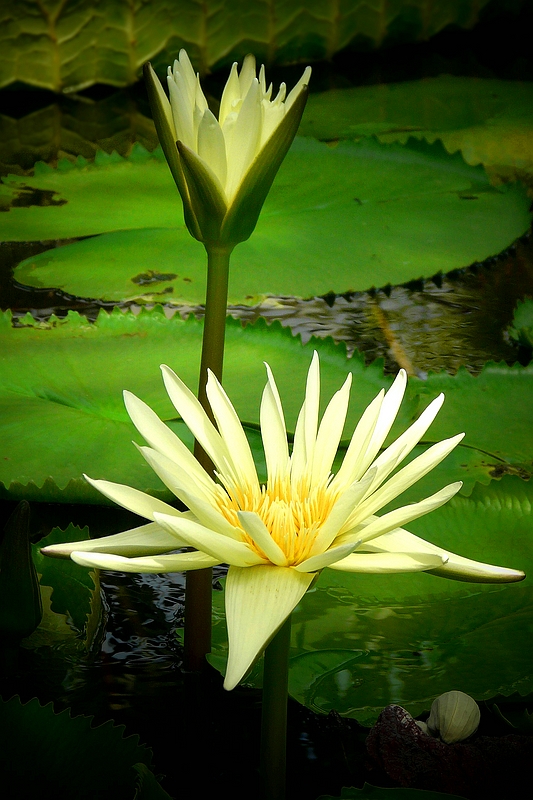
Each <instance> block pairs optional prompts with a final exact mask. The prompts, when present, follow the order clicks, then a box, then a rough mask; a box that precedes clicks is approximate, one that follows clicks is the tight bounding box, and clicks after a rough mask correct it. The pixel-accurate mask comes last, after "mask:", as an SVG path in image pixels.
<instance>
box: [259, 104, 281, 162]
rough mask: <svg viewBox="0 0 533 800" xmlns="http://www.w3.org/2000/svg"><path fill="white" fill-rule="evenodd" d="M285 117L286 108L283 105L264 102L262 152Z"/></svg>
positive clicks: (260, 144)
mask: <svg viewBox="0 0 533 800" xmlns="http://www.w3.org/2000/svg"><path fill="white" fill-rule="evenodd" d="M284 116H285V106H284V105H283V103H275V104H274V103H269V102H268V100H263V128H262V130H261V141H260V143H259V148H260V149H261V150H262V149H263V147H264V146H265V144H266V143H267V142H268V140H269V139H270V137H271V136H272V134H273V133H274V131H275V130H276V128H277V127H278V125H279V124H280V122H281V120H282V119H283V117H284Z"/></svg>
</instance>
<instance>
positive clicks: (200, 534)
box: [156, 514, 264, 567]
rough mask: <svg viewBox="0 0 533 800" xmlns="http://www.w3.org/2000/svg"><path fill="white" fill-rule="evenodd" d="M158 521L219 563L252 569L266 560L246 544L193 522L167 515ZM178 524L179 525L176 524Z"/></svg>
mask: <svg viewBox="0 0 533 800" xmlns="http://www.w3.org/2000/svg"><path fill="white" fill-rule="evenodd" d="M156 521H157V522H158V523H159V524H160V525H161V526H162V527H163V528H165V529H166V530H168V531H170V532H175V534H176V536H179V537H180V538H181V539H183V540H184V541H185V542H186V544H188V545H190V546H191V547H195V548H196V549H197V550H200V551H202V552H203V553H207V554H208V555H210V556H212V557H213V558H215V559H217V561H219V562H224V563H226V564H234V565H235V566H238V567H250V566H253V565H254V564H262V563H264V559H262V558H260V557H259V555H258V554H257V553H256V552H255V550H252V548H251V547H250V546H249V545H247V544H245V543H244V542H238V541H236V540H235V539H230V538H229V537H228V536H224V535H223V534H222V533H218V532H217V531H212V530H210V529H209V528H206V527H204V526H203V525H199V524H198V523H197V522H192V521H191V520H176V518H175V517H169V516H167V515H166V514H157V515H156ZM176 522H177V525H176V524H175V523H176Z"/></svg>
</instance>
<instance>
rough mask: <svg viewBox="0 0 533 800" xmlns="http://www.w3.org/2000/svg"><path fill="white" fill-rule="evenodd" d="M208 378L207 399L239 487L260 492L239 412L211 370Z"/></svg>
mask: <svg viewBox="0 0 533 800" xmlns="http://www.w3.org/2000/svg"><path fill="white" fill-rule="evenodd" d="M208 376H209V377H208V379H207V387H206V391H207V397H208V399H209V404H210V406H211V410H212V411H213V416H214V417H215V420H216V423H217V426H218V430H219V431H220V435H221V436H222V440H223V442H224V444H225V446H226V452H227V453H228V456H229V460H230V462H231V464H232V467H233V472H234V474H235V475H236V477H237V481H238V483H239V485H241V486H242V487H243V488H244V487H246V486H250V487H254V488H255V489H256V490H257V491H259V481H258V478H257V470H256V468H255V462H254V459H253V456H252V452H251V450H250V445H249V444H248V439H247V438H246V434H245V433H244V430H243V427H242V425H241V422H240V420H239V417H238V416H237V412H236V411H235V409H234V408H233V405H232V403H231V401H230V399H229V397H228V396H227V394H226V392H225V391H224V389H223V388H222V386H221V385H220V383H219V382H218V380H217V379H216V376H215V375H214V374H213V373H212V372H211V370H208Z"/></svg>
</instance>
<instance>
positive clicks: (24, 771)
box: [0, 697, 168, 800]
mask: <svg viewBox="0 0 533 800" xmlns="http://www.w3.org/2000/svg"><path fill="white" fill-rule="evenodd" d="M0 720H1V726H0V737H1V738H0V743H1V751H2V763H3V779H4V781H5V785H6V786H13V787H16V792H17V795H18V796H19V797H39V796H43V795H44V796H46V795H50V796H53V797H56V798H59V800H66V798H68V797H72V795H73V794H75V795H76V797H79V798H85V799H86V800H89V798H90V799H91V800H92V798H95V797H98V798H102V800H110V799H111V798H113V800H133V798H134V796H135V797H137V793H136V791H135V787H136V784H137V782H138V781H137V774H136V770H135V769H134V767H136V768H137V769H138V770H139V772H142V771H143V770H142V767H140V765H141V764H142V765H144V767H145V769H148V767H149V765H150V764H151V761H152V752H151V750H149V749H148V748H147V747H145V746H144V745H141V744H140V742H139V737H138V736H137V735H135V736H127V737H125V736H124V733H125V730H126V729H125V726H124V725H120V726H115V725H114V724H113V722H112V721H110V722H106V723H105V724H104V725H99V726H98V727H92V724H91V723H93V722H94V718H93V717H84V716H83V717H82V716H77V717H71V716H70V710H69V709H65V710H64V711H61V712H60V713H56V712H55V711H54V708H53V706H52V703H48V704H47V705H45V706H41V705H40V703H39V701H38V700H37V698H33V700H30V701H29V702H27V703H24V704H23V703H21V701H20V698H19V697H12V698H11V699H10V700H7V701H4V700H0ZM30 754H31V767H32V768H31V769H29V768H28V764H29V760H30ZM159 788H160V787H159ZM161 791H162V790H161ZM150 796H151V795H149V794H147V795H146V797H147V798H148V797H150ZM160 796H161V795H160V794H159V795H158V794H156V793H154V795H153V797H155V798H157V797H160ZM164 796H165V794H164V793H163V797H164ZM166 797H168V795H166Z"/></svg>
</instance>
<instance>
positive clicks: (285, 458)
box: [260, 364, 289, 480]
mask: <svg viewBox="0 0 533 800" xmlns="http://www.w3.org/2000/svg"><path fill="white" fill-rule="evenodd" d="M265 367H266V369H267V375H268V381H267V384H266V386H265V388H264V391H263V397H262V399H261V411H260V422H261V437H262V439H263V449H264V451H265V459H266V466H267V475H268V478H269V480H274V479H275V478H276V477H278V478H284V477H285V475H286V474H287V469H288V466H289V447H288V444H287V432H286V427H285V417H284V415H283V408H282V406H281V400H280V397H279V393H278V387H277V386H276V382H275V380H274V376H273V374H272V370H271V369H270V367H269V366H268V364H265Z"/></svg>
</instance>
